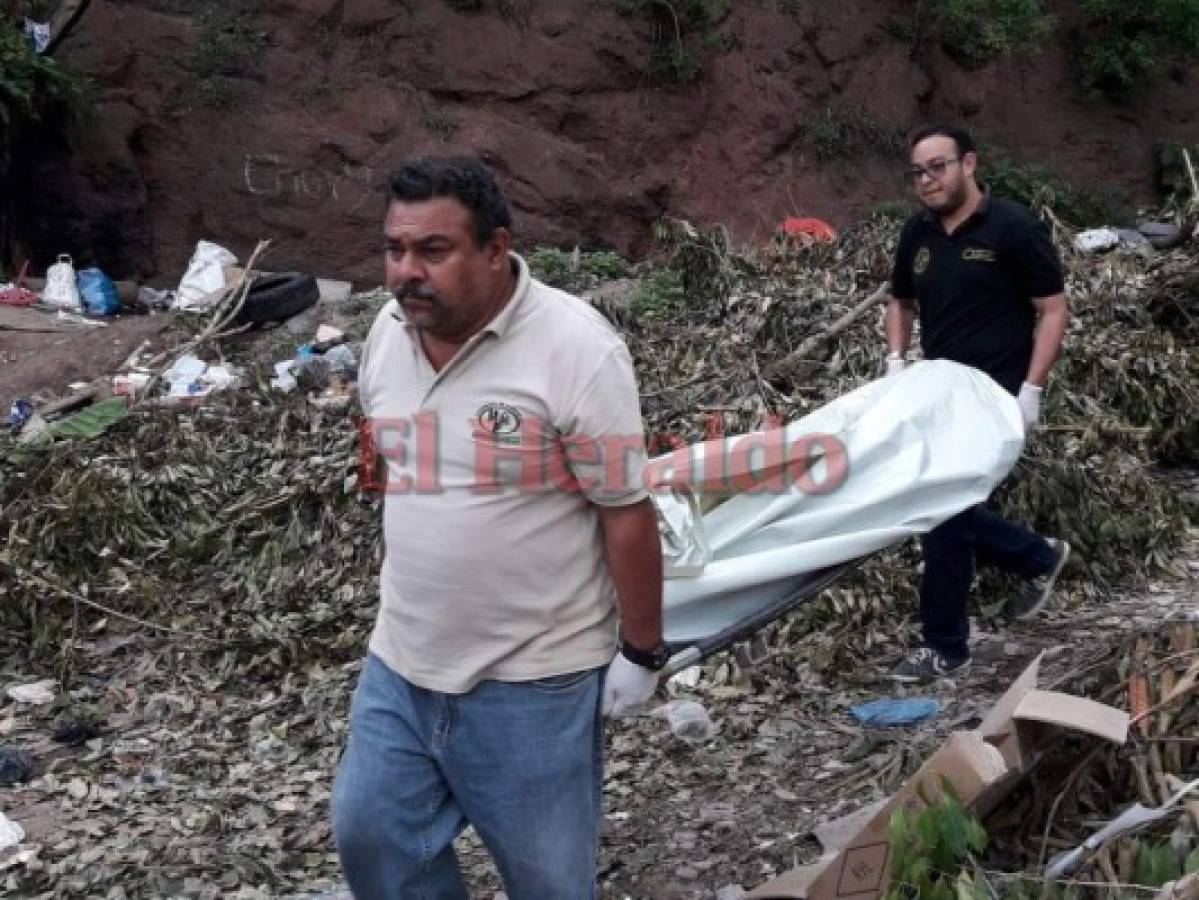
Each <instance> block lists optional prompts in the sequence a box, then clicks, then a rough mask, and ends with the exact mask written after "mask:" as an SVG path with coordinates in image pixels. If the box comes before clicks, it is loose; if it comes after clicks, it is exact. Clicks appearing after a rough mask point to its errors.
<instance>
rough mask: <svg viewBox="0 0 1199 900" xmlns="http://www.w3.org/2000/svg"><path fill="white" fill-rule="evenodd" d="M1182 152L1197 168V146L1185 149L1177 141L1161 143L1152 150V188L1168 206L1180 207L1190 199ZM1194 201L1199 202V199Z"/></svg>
mask: <svg viewBox="0 0 1199 900" xmlns="http://www.w3.org/2000/svg"><path fill="white" fill-rule="evenodd" d="M1183 150H1186V151H1187V153H1188V154H1190V157H1191V165H1192V166H1193V167H1197V168H1199V144H1192V145H1191V146H1189V147H1187V146H1185V145H1183V144H1180V143H1178V142H1177V141H1163V142H1162V143H1160V144H1158V145H1157V146H1156V147H1154V148H1153V182H1154V187H1156V188H1157V191H1158V194H1160V195H1161V197H1162V199H1163V200H1165V201H1166V203H1168V204H1173V205H1181V204H1183V203H1186V202H1187V201H1188V200H1190V199H1191V197H1192V193H1193V189H1192V187H1191V176H1190V174H1189V173H1188V172H1187V165H1186V159H1185V157H1184V155H1183ZM1195 201H1196V202H1199V197H1195Z"/></svg>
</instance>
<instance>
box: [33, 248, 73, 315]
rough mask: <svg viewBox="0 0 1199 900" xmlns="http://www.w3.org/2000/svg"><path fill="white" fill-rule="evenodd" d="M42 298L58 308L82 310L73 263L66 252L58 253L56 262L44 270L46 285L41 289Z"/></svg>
mask: <svg viewBox="0 0 1199 900" xmlns="http://www.w3.org/2000/svg"><path fill="white" fill-rule="evenodd" d="M42 300H43V301H44V302H46V303H48V304H50V305H51V306H57V307H58V308H60V309H67V310H70V311H72V312H82V311H83V301H82V300H81V299H80V297H79V286H78V285H77V284H76V283H75V263H74V261H73V260H72V259H71V257H69V256H68V255H67V254H65V253H60V254H59V256H58V262H56V263H55V264H54V265H52V266H51V267H50V268H49V269H47V270H46V287H45V288H44V289H43V290H42Z"/></svg>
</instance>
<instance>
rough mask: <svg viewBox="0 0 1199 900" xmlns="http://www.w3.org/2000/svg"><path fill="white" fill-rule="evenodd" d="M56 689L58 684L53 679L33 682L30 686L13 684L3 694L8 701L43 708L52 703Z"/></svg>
mask: <svg viewBox="0 0 1199 900" xmlns="http://www.w3.org/2000/svg"><path fill="white" fill-rule="evenodd" d="M56 687H58V682H57V681H55V680H54V679H53V678H46V679H44V680H42V681H35V682H33V683H32V684H14V685H13V686H12V687H10V688H9V689H8V690H7V691H5V693H7V694H8V696H9V699H11V700H16V701H17V702H18V703H32V704H33V705H35V706H44V705H45V704H47V703H53V702H54V689H55V688H56Z"/></svg>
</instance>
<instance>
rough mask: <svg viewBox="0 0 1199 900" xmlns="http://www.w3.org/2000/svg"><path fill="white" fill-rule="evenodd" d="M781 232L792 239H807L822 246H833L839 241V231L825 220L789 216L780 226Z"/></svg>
mask: <svg viewBox="0 0 1199 900" xmlns="http://www.w3.org/2000/svg"><path fill="white" fill-rule="evenodd" d="M779 231H780V232H782V234H783V235H784V236H785V237H787V238H790V239H799V240H803V239H805V238H807V239H809V240H812V241H815V242H816V243H820V244H831V243H832V242H833V241H835V240H836V239H837V229H835V228H834V227H833V226H832V225H830V224H829V223H828V222H825V221H824V220H823V219H811V218H808V219H801V218H797V217H796V216H787V217H786V218H785V219H783V221H782V222H781V223H780V224H779Z"/></svg>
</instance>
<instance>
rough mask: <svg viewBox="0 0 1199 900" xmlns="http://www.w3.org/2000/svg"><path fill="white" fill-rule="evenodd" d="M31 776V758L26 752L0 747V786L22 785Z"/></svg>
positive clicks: (14, 748)
mask: <svg viewBox="0 0 1199 900" xmlns="http://www.w3.org/2000/svg"><path fill="white" fill-rule="evenodd" d="M32 774H33V756H32V755H31V754H30V753H29V751H28V750H18V749H17V748H16V747H0V784H3V785H12V784H24V783H25V782H26V781H28V780H29V776H30V775H32Z"/></svg>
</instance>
